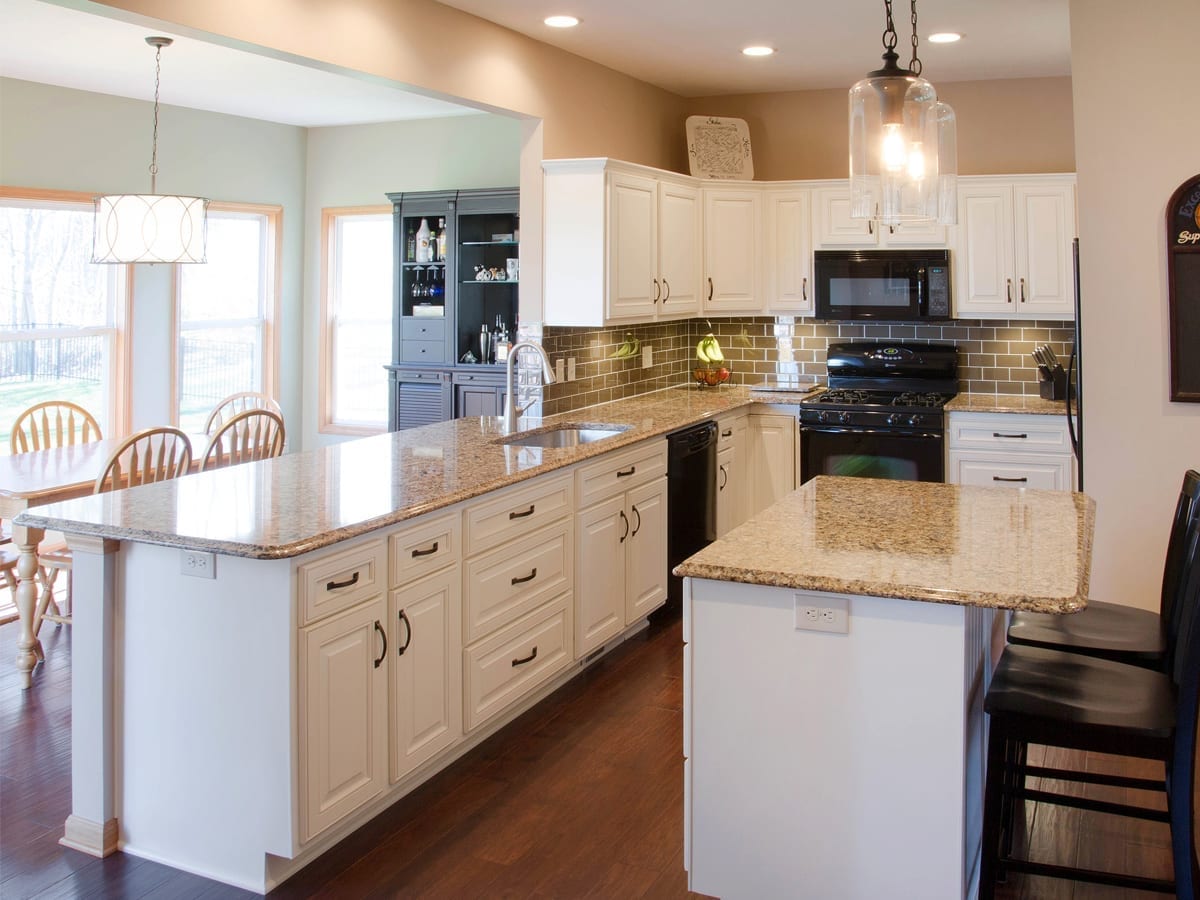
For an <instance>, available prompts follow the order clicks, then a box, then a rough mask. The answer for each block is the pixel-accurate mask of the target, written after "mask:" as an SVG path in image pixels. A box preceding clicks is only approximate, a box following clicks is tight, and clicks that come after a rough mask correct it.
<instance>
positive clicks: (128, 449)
mask: <svg viewBox="0 0 1200 900" xmlns="http://www.w3.org/2000/svg"><path fill="white" fill-rule="evenodd" d="M191 465H192V443H191V441H190V440H188V436H187V434H185V433H184V432H182V431H180V430H179V429H178V428H172V427H170V426H164V427H161V428H147V429H145V430H143V431H139V432H138V433H137V434H132V435H130V436H129V437H127V438H126V439H125V440H123V441H122V442H121V443H120V444H118V445H117V447H116V449H115V450H113V452H112V453H110V454H109V457H108V460H107V462H105V464H104V468H103V469H102V470H101V471H100V475H99V476H98V477H97V478H96V482H95V484H94V485H93V486H92V493H94V494H104V493H107V492H109V491H118V490H122V489H123V488H130V487H137V486H138V485H142V484H152V483H154V482H156V481H166V480H167V479H168V478H178V477H179V476H180V475H186V474H187V473H188V470H189V469H190V468H191ZM70 554H71V551H70V550H69V549H66V548H64V549H63V550H62V551H61V556H62V557H64V558H65V567H67V568H69V567H70V564H71V556H70ZM41 558H42V557H41V555H40V553H39V559H41ZM55 560H56V562H55V565H57V566H60V567H61V566H63V565H64V562H63V561H58V560H59V554H56V556H55ZM43 621H46V622H55V623H57V624H59V625H70V624H71V613H70V612H69V611H68V610H63V611H61V612H60V611H59V610H58V609H57V608H56V605H55V600H54V576H53V574H51V571H50V566H49V565H47V566H46V567H45V574H43V576H42V591H41V594H40V596H39V597H38V607H37V610H36V613H35V615H34V619H33V622H34V634H35V635H36V634H37V631H38V629H40V628H41V627H42V622H43Z"/></svg>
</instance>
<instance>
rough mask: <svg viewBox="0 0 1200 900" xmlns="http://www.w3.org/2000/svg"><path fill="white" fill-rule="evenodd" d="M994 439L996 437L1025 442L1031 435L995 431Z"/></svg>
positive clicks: (993, 433)
mask: <svg viewBox="0 0 1200 900" xmlns="http://www.w3.org/2000/svg"><path fill="white" fill-rule="evenodd" d="M992 437H994V438H1012V439H1014V440H1019V441H1023V440H1025V438H1027V437H1029V435H1027V434H1005V433H1004V432H1002V431H993V432H992Z"/></svg>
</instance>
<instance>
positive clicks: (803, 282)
mask: <svg viewBox="0 0 1200 900" xmlns="http://www.w3.org/2000/svg"><path fill="white" fill-rule="evenodd" d="M800 299H801V300H803V301H804V302H805V303H807V302H808V276H807V275H805V276H804V277H803V278H801V279H800Z"/></svg>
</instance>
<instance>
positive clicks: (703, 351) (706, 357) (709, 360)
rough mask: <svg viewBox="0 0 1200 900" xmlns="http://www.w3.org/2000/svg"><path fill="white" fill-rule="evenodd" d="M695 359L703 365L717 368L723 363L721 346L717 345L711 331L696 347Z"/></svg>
mask: <svg viewBox="0 0 1200 900" xmlns="http://www.w3.org/2000/svg"><path fill="white" fill-rule="evenodd" d="M696 359H698V360H700V362H702V363H704V364H705V365H717V366H719V365H721V363H723V362H725V354H724V353H722V352H721V345H720V344H718V343H717V339H716V337H714V336H713V333H712V332H711V331H710V332H709V333H708V334H706V335H705V336H704V337H702V338H701V339H700V343H698V344H697V345H696Z"/></svg>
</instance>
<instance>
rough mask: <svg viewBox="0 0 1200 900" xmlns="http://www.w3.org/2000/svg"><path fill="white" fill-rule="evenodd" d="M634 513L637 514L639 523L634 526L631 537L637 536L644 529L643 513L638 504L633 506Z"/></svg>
mask: <svg viewBox="0 0 1200 900" xmlns="http://www.w3.org/2000/svg"><path fill="white" fill-rule="evenodd" d="M633 514H634V515H635V516H637V524H636V525H634V526H633V534H631V535H630V537H637V533H638V532H639V531H641V530H642V514H641V513H640V512H638V508H637V507H636V506H635V507H634V508H633Z"/></svg>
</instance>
